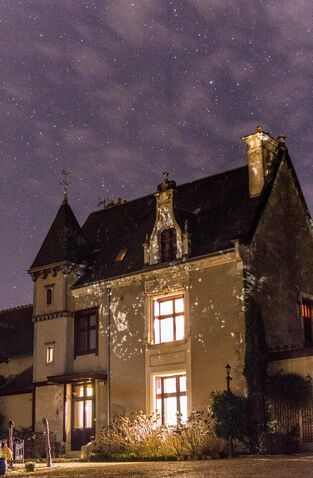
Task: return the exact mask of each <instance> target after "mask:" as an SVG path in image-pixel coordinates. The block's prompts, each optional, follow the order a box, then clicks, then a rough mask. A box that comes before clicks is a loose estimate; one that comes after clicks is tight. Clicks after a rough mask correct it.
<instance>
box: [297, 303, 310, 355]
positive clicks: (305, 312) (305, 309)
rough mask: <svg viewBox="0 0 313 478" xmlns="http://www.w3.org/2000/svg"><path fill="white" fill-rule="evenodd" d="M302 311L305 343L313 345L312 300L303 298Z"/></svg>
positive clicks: (307, 345)
mask: <svg viewBox="0 0 313 478" xmlns="http://www.w3.org/2000/svg"><path fill="white" fill-rule="evenodd" d="M300 313H301V317H302V321H303V332H304V345H305V346H306V347H309V346H312V345H313V340H312V317H313V303H312V302H311V301H310V300H303V301H302V304H301V305H300Z"/></svg>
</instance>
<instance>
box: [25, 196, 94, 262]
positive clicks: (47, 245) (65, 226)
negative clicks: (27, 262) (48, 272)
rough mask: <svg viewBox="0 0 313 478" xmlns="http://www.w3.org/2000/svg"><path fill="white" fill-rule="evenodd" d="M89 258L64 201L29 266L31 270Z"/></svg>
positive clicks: (81, 234) (75, 222) (74, 219)
mask: <svg viewBox="0 0 313 478" xmlns="http://www.w3.org/2000/svg"><path fill="white" fill-rule="evenodd" d="M89 256H90V248H89V245H88V242H87V239H86V238H85V237H84V235H83V232H82V229H81V227H80V225H79V223H78V221H77V219H76V217H75V215H74V213H73V211H72V209H71V207H70V205H69V204H68V202H67V200H66V199H65V200H64V201H63V203H62V204H61V207H60V208H59V210H58V213H57V215H56V217H55V219H54V221H53V223H52V226H51V227H50V230H49V232H48V234H47V236H46V238H45V240H44V241H43V244H42V246H41V248H40V249H39V252H38V254H37V256H36V259H35V260H34V262H33V264H32V265H31V269H34V268H37V267H41V266H47V265H49V264H54V263H56V262H62V261H69V262H74V263H76V264H80V263H82V262H84V261H85V260H86V259H87V258H88V257H89Z"/></svg>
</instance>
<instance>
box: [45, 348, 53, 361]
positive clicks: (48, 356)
mask: <svg viewBox="0 0 313 478" xmlns="http://www.w3.org/2000/svg"><path fill="white" fill-rule="evenodd" d="M53 360H54V345H52V344H51V345H47V348H46V363H47V364H50V363H53Z"/></svg>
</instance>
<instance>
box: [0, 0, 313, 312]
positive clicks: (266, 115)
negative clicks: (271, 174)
mask: <svg viewBox="0 0 313 478" xmlns="http://www.w3.org/2000/svg"><path fill="white" fill-rule="evenodd" d="M312 20H313V2H312V1H311V0H273V1H262V0H247V1H244V0H228V1H226V0H173V1H170V0H98V1H87V0H85V1H83V0H20V1H17V0H0V41H1V50H0V62H1V64H0V85H1V90H0V108H1V110H0V111H1V114H0V123H1V128H0V132H1V134H0V155H1V202H0V219H1V237H0V250H1V254H0V274H1V292H0V308H6V307H11V306H15V305H20V304H25V303H31V302H32V285H33V284H32V281H31V279H30V277H29V276H28V275H27V273H26V269H27V268H29V266H30V264H31V263H32V261H33V259H34V258H35V255H36V253H37V252H38V249H39V247H40V245H41V243H42V241H43V239H44V237H45V234H46V233H47V231H48V229H49V227H50V225H51V223H52V221H53V219H54V217H55V214H56V212H57V210H58V208H59V205H60V203H61V201H62V195H63V193H62V187H61V186H60V185H59V183H60V180H61V179H60V171H61V170H62V168H66V169H68V170H69V171H70V172H71V183H72V184H71V185H70V188H69V201H70V204H71V206H72V208H73V210H74V212H75V214H76V216H77V218H78V220H79V221H80V223H82V222H83V221H84V220H85V219H86V217H87V215H88V214H89V213H90V212H92V211H94V210H96V209H97V208H98V206H97V203H98V201H99V198H101V199H104V198H115V199H116V198H117V197H118V196H121V197H122V198H124V199H128V200H129V199H132V198H135V197H139V196H142V195H145V194H147V193H151V192H154V191H155V190H156V186H157V184H159V183H160V180H161V175H162V171H164V170H167V171H170V173H171V177H172V178H173V179H175V180H176V182H177V183H183V182H186V181H190V180H193V179H196V178H199V177H202V176H206V175H211V174H214V173H217V172H221V171H224V170H227V169H231V168H235V167H238V166H241V165H243V164H245V161H246V157H245V148H244V145H243V143H242V142H241V141H240V137H241V136H242V135H245V134H249V133H252V132H254V131H255V127H256V126H257V125H258V124H261V125H262V126H263V127H264V129H265V131H267V132H269V133H271V134H272V135H273V136H275V137H276V136H277V135H278V134H279V133H282V132H283V133H285V134H286V136H287V145H288V147H289V152H290V155H291V157H292V159H293V163H294V165H295V168H296V171H297V173H298V176H299V179H300V182H301V185H302V188H303V191H304V194H305V197H306V199H307V202H308V205H309V207H310V209H311V211H312V210H313V191H312V183H313V164H312V116H313V115H312V112H313V108H312V107H313V101H312V96H313V95H312V92H313V62H312V59H313V54H312V51H313V48H312V46H313V45H312V43H313V41H312V33H313V30H312ZM282 207H283V205H282Z"/></svg>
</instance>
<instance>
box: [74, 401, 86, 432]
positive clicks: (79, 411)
mask: <svg viewBox="0 0 313 478" xmlns="http://www.w3.org/2000/svg"><path fill="white" fill-rule="evenodd" d="M83 427H84V402H83V400H81V401H79V402H74V428H83Z"/></svg>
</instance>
